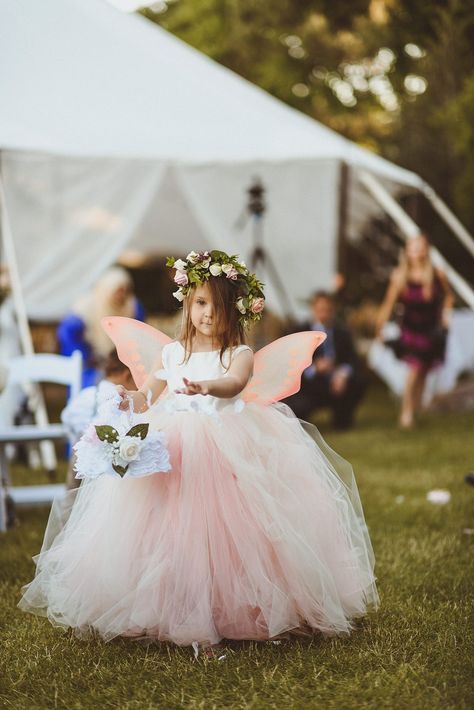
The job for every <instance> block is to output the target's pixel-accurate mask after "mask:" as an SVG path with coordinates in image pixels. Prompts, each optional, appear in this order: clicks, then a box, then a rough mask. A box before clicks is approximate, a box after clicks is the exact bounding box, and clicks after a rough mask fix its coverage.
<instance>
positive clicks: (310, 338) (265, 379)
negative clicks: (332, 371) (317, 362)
mask: <svg viewBox="0 0 474 710" xmlns="http://www.w3.org/2000/svg"><path fill="white" fill-rule="evenodd" d="M325 340H326V333H322V332H320V331H312V330H308V331H303V332H302V333H293V334H292V335H285V337H283V338H279V339H278V340H275V341H274V342H273V343H270V345H267V346H266V347H264V348H262V349H261V350H259V351H258V352H257V353H256V354H255V359H254V369H253V376H252V379H251V380H250V382H249V383H248V385H247V386H246V387H245V389H244V390H243V392H242V395H241V397H242V399H243V400H244V401H245V402H257V403H258V404H271V403H272V402H278V401H279V400H280V399H284V398H285V397H289V396H290V395H292V394H295V392H298V390H299V389H300V387H301V375H302V373H303V370H304V369H305V368H306V367H309V366H310V365H311V363H312V362H313V354H314V351H315V350H316V348H317V347H318V346H319V345H321V343H323V342H324V341H325Z"/></svg>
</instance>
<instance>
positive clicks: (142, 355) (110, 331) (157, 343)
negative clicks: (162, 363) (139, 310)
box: [101, 316, 172, 387]
mask: <svg viewBox="0 0 474 710" xmlns="http://www.w3.org/2000/svg"><path fill="white" fill-rule="evenodd" d="M101 325H102V328H103V329H104V330H105V332H106V333H107V335H108V336H109V338H111V340H112V341H113V342H114V344H115V347H116V348H117V354H118V356H119V358H120V360H121V361H122V362H123V363H124V364H125V365H127V367H129V368H130V372H131V373H132V377H133V379H134V381H135V384H136V386H137V387H141V385H142V384H143V383H144V381H145V380H146V377H147V375H148V374H149V373H150V372H151V370H152V368H153V366H154V364H155V362H156V359H157V357H158V356H159V354H160V352H161V350H162V349H163V346H164V345H166V344H167V343H170V342H171V340H172V339H171V338H170V337H169V336H168V335H165V333H162V332H161V330H157V329H156V328H153V327H152V326H151V325H147V324H146V323H142V322H141V321H138V320H135V319H134V318H124V317H123V316H106V317H105V318H102V320H101Z"/></svg>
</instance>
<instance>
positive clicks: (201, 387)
mask: <svg viewBox="0 0 474 710" xmlns="http://www.w3.org/2000/svg"><path fill="white" fill-rule="evenodd" d="M183 382H184V387H183V388H182V389H179V390H175V392H176V394H188V395H193V394H202V395H206V394H209V387H208V385H207V383H206V382H190V381H189V380H188V379H187V378H186V377H183Z"/></svg>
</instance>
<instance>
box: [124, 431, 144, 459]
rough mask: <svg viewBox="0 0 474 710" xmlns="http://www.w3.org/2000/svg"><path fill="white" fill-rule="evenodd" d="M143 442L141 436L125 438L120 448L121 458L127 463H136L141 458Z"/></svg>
mask: <svg viewBox="0 0 474 710" xmlns="http://www.w3.org/2000/svg"><path fill="white" fill-rule="evenodd" d="M141 441H142V440H141V439H140V437H139V436H124V437H123V439H122V441H121V442H120V447H119V456H120V458H121V459H123V460H124V461H126V462H127V463H129V462H130V461H136V460H137V459H138V458H139V457H140V444H141Z"/></svg>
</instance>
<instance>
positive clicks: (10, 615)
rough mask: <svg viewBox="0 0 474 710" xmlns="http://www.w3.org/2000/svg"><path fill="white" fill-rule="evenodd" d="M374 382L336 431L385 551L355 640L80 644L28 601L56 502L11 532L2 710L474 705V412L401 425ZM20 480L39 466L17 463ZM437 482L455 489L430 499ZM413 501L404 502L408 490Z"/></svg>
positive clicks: (1, 611)
mask: <svg viewBox="0 0 474 710" xmlns="http://www.w3.org/2000/svg"><path fill="white" fill-rule="evenodd" d="M395 422H396V407H395V403H394V402H393V401H392V400H391V399H389V398H388V396H387V395H386V394H385V393H384V391H382V390H381V389H377V388H375V389H374V391H373V392H372V394H371V396H370V398H369V400H368V401H367V402H366V403H365V404H364V406H363V408H362V410H361V412H360V418H359V424H358V427H357V428H356V429H355V430H354V431H352V432H350V433H344V434H337V435H336V434H333V433H331V432H329V431H327V432H326V433H325V430H324V420H323V421H322V427H321V428H322V430H323V433H325V435H326V438H327V440H328V441H329V443H330V444H331V445H332V446H333V447H334V448H335V449H336V450H337V451H338V452H339V453H341V454H342V455H343V456H345V457H346V458H348V459H349V460H350V461H351V462H352V463H353V465H354V470H355V473H356V477H357V480H358V483H359V488H360V493H361V497H362V501H363V503H364V507H365V512H366V517H367V522H368V525H369V527H370V532H371V536H372V541H373V544H374V549H375V554H376V558H377V575H378V580H379V589H380V596H381V608H380V611H379V612H378V613H376V614H372V615H370V616H369V617H368V618H366V619H365V620H363V621H362V622H360V623H359V624H358V627H357V629H356V631H355V632H354V633H353V634H352V635H351V636H350V637H344V638H333V639H322V638H315V639H314V640H312V641H298V640H293V641H288V642H281V643H280V644H272V643H268V644H255V643H241V644H229V645H228V647H227V648H226V649H225V650H223V651H222V654H223V655H225V658H223V659H222V660H217V658H214V659H207V658H205V657H202V656H200V657H199V658H198V660H197V661H195V660H194V659H193V655H192V652H191V651H190V650H189V649H180V648H175V647H172V646H165V645H162V646H159V645H150V646H148V647H145V646H143V645H139V644H138V643H136V642H135V643H134V642H130V641H125V640H116V641H113V642H111V643H107V644H105V643H103V642H102V641H99V640H90V641H86V642H85V641H79V640H77V639H75V638H74V637H71V636H70V634H69V633H64V632H60V631H59V630H57V629H54V628H52V627H51V626H50V624H49V623H48V622H47V621H46V620H45V619H38V618H36V617H33V616H31V615H27V614H23V613H21V612H19V611H18V610H17V609H16V603H17V601H18V598H19V595H20V587H21V586H22V585H23V584H24V583H25V582H27V581H29V580H30V579H31V577H32V574H33V564H32V562H31V556H32V555H33V554H35V553H36V552H38V551H39V548H40V544H41V539H42V532H43V529H44V526H45V523H46V519H47V511H46V510H42V509H29V510H21V511H20V525H19V527H18V528H17V529H15V530H13V531H11V532H9V533H8V534H7V535H5V536H3V537H1V538H0V565H1V567H0V569H1V575H0V593H1V598H2V601H3V603H2V605H1V607H0V629H1V631H0V639H1V644H2V645H1V648H2V650H1V658H0V664H1V668H0V705H1V706H2V707H5V708H18V709H20V708H21V709H28V710H29V709H30V708H71V709H72V708H98V709H100V710H102V709H103V708H127V709H128V710H132V709H139V708H140V709H142V708H143V709H146V708H164V709H166V710H168V709H172V708H190V709H191V708H196V709H197V708H202V709H206V710H208V709H209V710H211V709H212V708H216V709H217V708H219V709H220V708H233V709H234V708H235V709H237V708H275V709H276V708H278V709H281V708H337V709H338V710H346V709H351V708H374V709H377V710H381V709H382V708H397V709H399V708H422V709H425V708H429V709H430V710H431V709H432V708H443V710H446V709H447V708H453V709H454V708H456V710H461V709H462V708H466V709H467V708H472V707H474V678H473V664H472V660H473V628H474V618H473V603H472V601H473V586H474V562H473V551H474V547H473V545H474V535H472V534H470V533H472V529H473V528H474V488H472V487H469V486H468V485H466V484H465V483H464V481H463V478H464V474H465V473H466V472H467V471H468V470H473V469H474V436H473V429H474V417H473V416H471V415H469V416H467V415H449V416H447V415H438V416H426V417H425V418H423V420H422V421H421V423H420V426H419V428H418V429H417V430H415V431H413V432H408V433H406V432H399V431H397V429H396V428H395ZM13 473H14V478H15V479H16V482H17V483H20V482H21V483H25V482H26V481H27V480H29V481H30V482H33V481H37V480H38V475H37V474H34V476H32V474H31V473H29V472H26V471H24V470H23V471H22V470H21V469H19V468H18V469H16V470H14V472H13ZM432 488H446V489H448V490H449V491H450V492H451V494H452V499H451V502H450V503H449V504H448V505H445V506H436V505H432V504H430V503H429V502H427V501H426V493H427V491H429V490H430V489H432ZM402 496H403V498H401V497H402Z"/></svg>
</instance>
